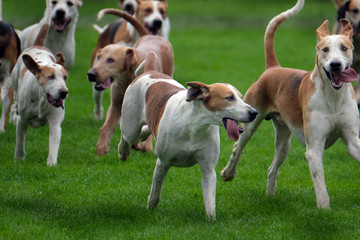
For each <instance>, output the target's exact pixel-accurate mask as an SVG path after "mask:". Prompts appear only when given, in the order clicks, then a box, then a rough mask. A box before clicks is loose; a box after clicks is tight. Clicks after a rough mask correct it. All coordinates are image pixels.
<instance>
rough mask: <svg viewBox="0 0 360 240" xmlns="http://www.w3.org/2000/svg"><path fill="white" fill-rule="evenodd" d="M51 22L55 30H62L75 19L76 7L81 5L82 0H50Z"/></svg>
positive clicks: (76, 14)
mask: <svg viewBox="0 0 360 240" xmlns="http://www.w3.org/2000/svg"><path fill="white" fill-rule="evenodd" d="M51 5H52V15H51V19H52V23H53V26H54V27H55V30H56V31H57V32H62V31H64V30H65V29H67V27H68V26H69V25H70V23H71V22H74V21H76V20H77V16H78V8H79V7H81V6H82V0H52V1H51Z"/></svg>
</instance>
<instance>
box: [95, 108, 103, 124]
mask: <svg viewBox="0 0 360 240" xmlns="http://www.w3.org/2000/svg"><path fill="white" fill-rule="evenodd" d="M94 118H95V120H96V121H100V120H102V119H103V118H104V108H103V107H101V108H98V109H94Z"/></svg>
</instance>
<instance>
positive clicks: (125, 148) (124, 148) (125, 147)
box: [118, 138, 131, 161]
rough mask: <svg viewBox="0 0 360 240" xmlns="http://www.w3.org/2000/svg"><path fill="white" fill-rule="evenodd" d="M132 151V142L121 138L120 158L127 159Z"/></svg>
mask: <svg viewBox="0 0 360 240" xmlns="http://www.w3.org/2000/svg"><path fill="white" fill-rule="evenodd" d="M130 151H131V146H130V144H128V143H127V142H125V140H124V139H122V138H121V141H120V143H119V146H118V152H119V158H120V160H121V161H125V160H126V159H127V158H128V157H129V155H130Z"/></svg>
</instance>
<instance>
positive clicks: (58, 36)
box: [19, 0, 83, 71]
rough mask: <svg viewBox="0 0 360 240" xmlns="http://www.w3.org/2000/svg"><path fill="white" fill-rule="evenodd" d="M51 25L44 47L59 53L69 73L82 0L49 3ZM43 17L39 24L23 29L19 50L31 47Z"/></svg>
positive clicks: (60, 0) (73, 54) (63, 0)
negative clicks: (61, 54) (62, 56)
mask: <svg viewBox="0 0 360 240" xmlns="http://www.w3.org/2000/svg"><path fill="white" fill-rule="evenodd" d="M51 4H52V6H51V9H52V12H51V21H52V23H51V25H50V29H49V33H48V35H47V37H46V41H45V47H47V48H48V49H50V51H51V52H53V53H57V52H61V53H63V54H64V56H65V68H66V70H67V71H70V69H71V67H72V65H73V64H74V60H75V27H76V22H77V18H78V9H79V8H80V7H81V6H82V4H83V2H82V0H53V1H51ZM44 21H45V16H44V18H43V19H42V20H41V21H40V23H37V24H34V25H31V26H29V27H27V28H25V29H24V30H23V31H22V32H21V33H20V35H19V37H20V40H21V49H22V50H24V49H26V48H28V47H31V46H33V43H34V40H35V38H36V36H37V34H38V33H39V30H40V28H41V26H42V25H44Z"/></svg>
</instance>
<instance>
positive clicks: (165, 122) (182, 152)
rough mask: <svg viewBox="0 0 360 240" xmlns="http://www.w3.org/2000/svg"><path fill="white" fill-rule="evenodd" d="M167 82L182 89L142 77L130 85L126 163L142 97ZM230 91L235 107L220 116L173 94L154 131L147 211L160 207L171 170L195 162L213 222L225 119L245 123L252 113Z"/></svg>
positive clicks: (122, 150) (124, 124)
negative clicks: (154, 85) (158, 84)
mask: <svg viewBox="0 0 360 240" xmlns="http://www.w3.org/2000/svg"><path fill="white" fill-rule="evenodd" d="M161 81H163V82H166V83H170V84H173V85H174V86H176V87H179V88H183V86H182V85H180V84H179V83H178V82H176V81H175V80H168V79H152V78H150V77H149V75H144V76H142V77H140V78H139V79H137V80H136V81H135V82H134V83H132V84H131V85H130V86H129V88H128V89H127V91H126V93H125V97H124V102H123V107H122V112H123V115H122V118H121V124H120V128H121V140H120V143H119V156H120V158H121V159H122V160H125V159H126V158H127V157H128V155H129V153H130V144H132V143H134V142H135V141H136V140H137V139H138V138H139V136H140V132H141V131H142V126H143V125H144V124H145V123H146V115H145V112H146V99H145V96H146V92H147V90H148V88H149V87H150V86H151V85H152V84H154V83H157V82H161ZM227 86H228V88H229V89H232V91H233V95H234V97H235V99H236V100H235V101H234V104H233V105H232V106H230V107H227V108H223V109H219V110H218V111H210V110H208V109H207V108H206V107H205V105H204V102H203V101H202V100H193V101H186V96H187V90H186V89H184V90H181V91H179V92H178V93H176V94H174V95H173V96H172V97H170V99H169V100H168V101H167V103H166V108H165V111H164V114H163V115H162V118H161V120H160V123H159V126H158V134H157V139H156V140H157V143H156V148H155V151H156V154H157V156H158V159H157V162H156V167H155V171H154V176H153V183H152V187H151V191H150V195H149V199H148V208H155V207H157V205H158V204H159V202H160V194H161V189H162V184H163V182H164V180H165V177H166V174H167V172H168V170H169V168H170V167H171V166H175V167H191V166H193V165H195V164H196V163H198V164H200V166H201V168H202V181H201V185H202V190H203V198H204V203H205V209H206V214H207V216H208V217H209V218H212V219H215V192H216V172H215V167H216V164H217V162H218V158H219V153H220V138H219V127H218V126H222V125H223V121H222V120H223V118H224V117H230V118H233V119H236V120H238V121H244V122H247V121H249V113H250V112H251V111H255V110H254V109H253V108H252V107H251V106H249V105H248V104H246V103H244V102H243V101H242V100H241V96H240V94H239V93H238V91H235V89H234V88H233V87H232V86H230V85H227Z"/></svg>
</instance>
